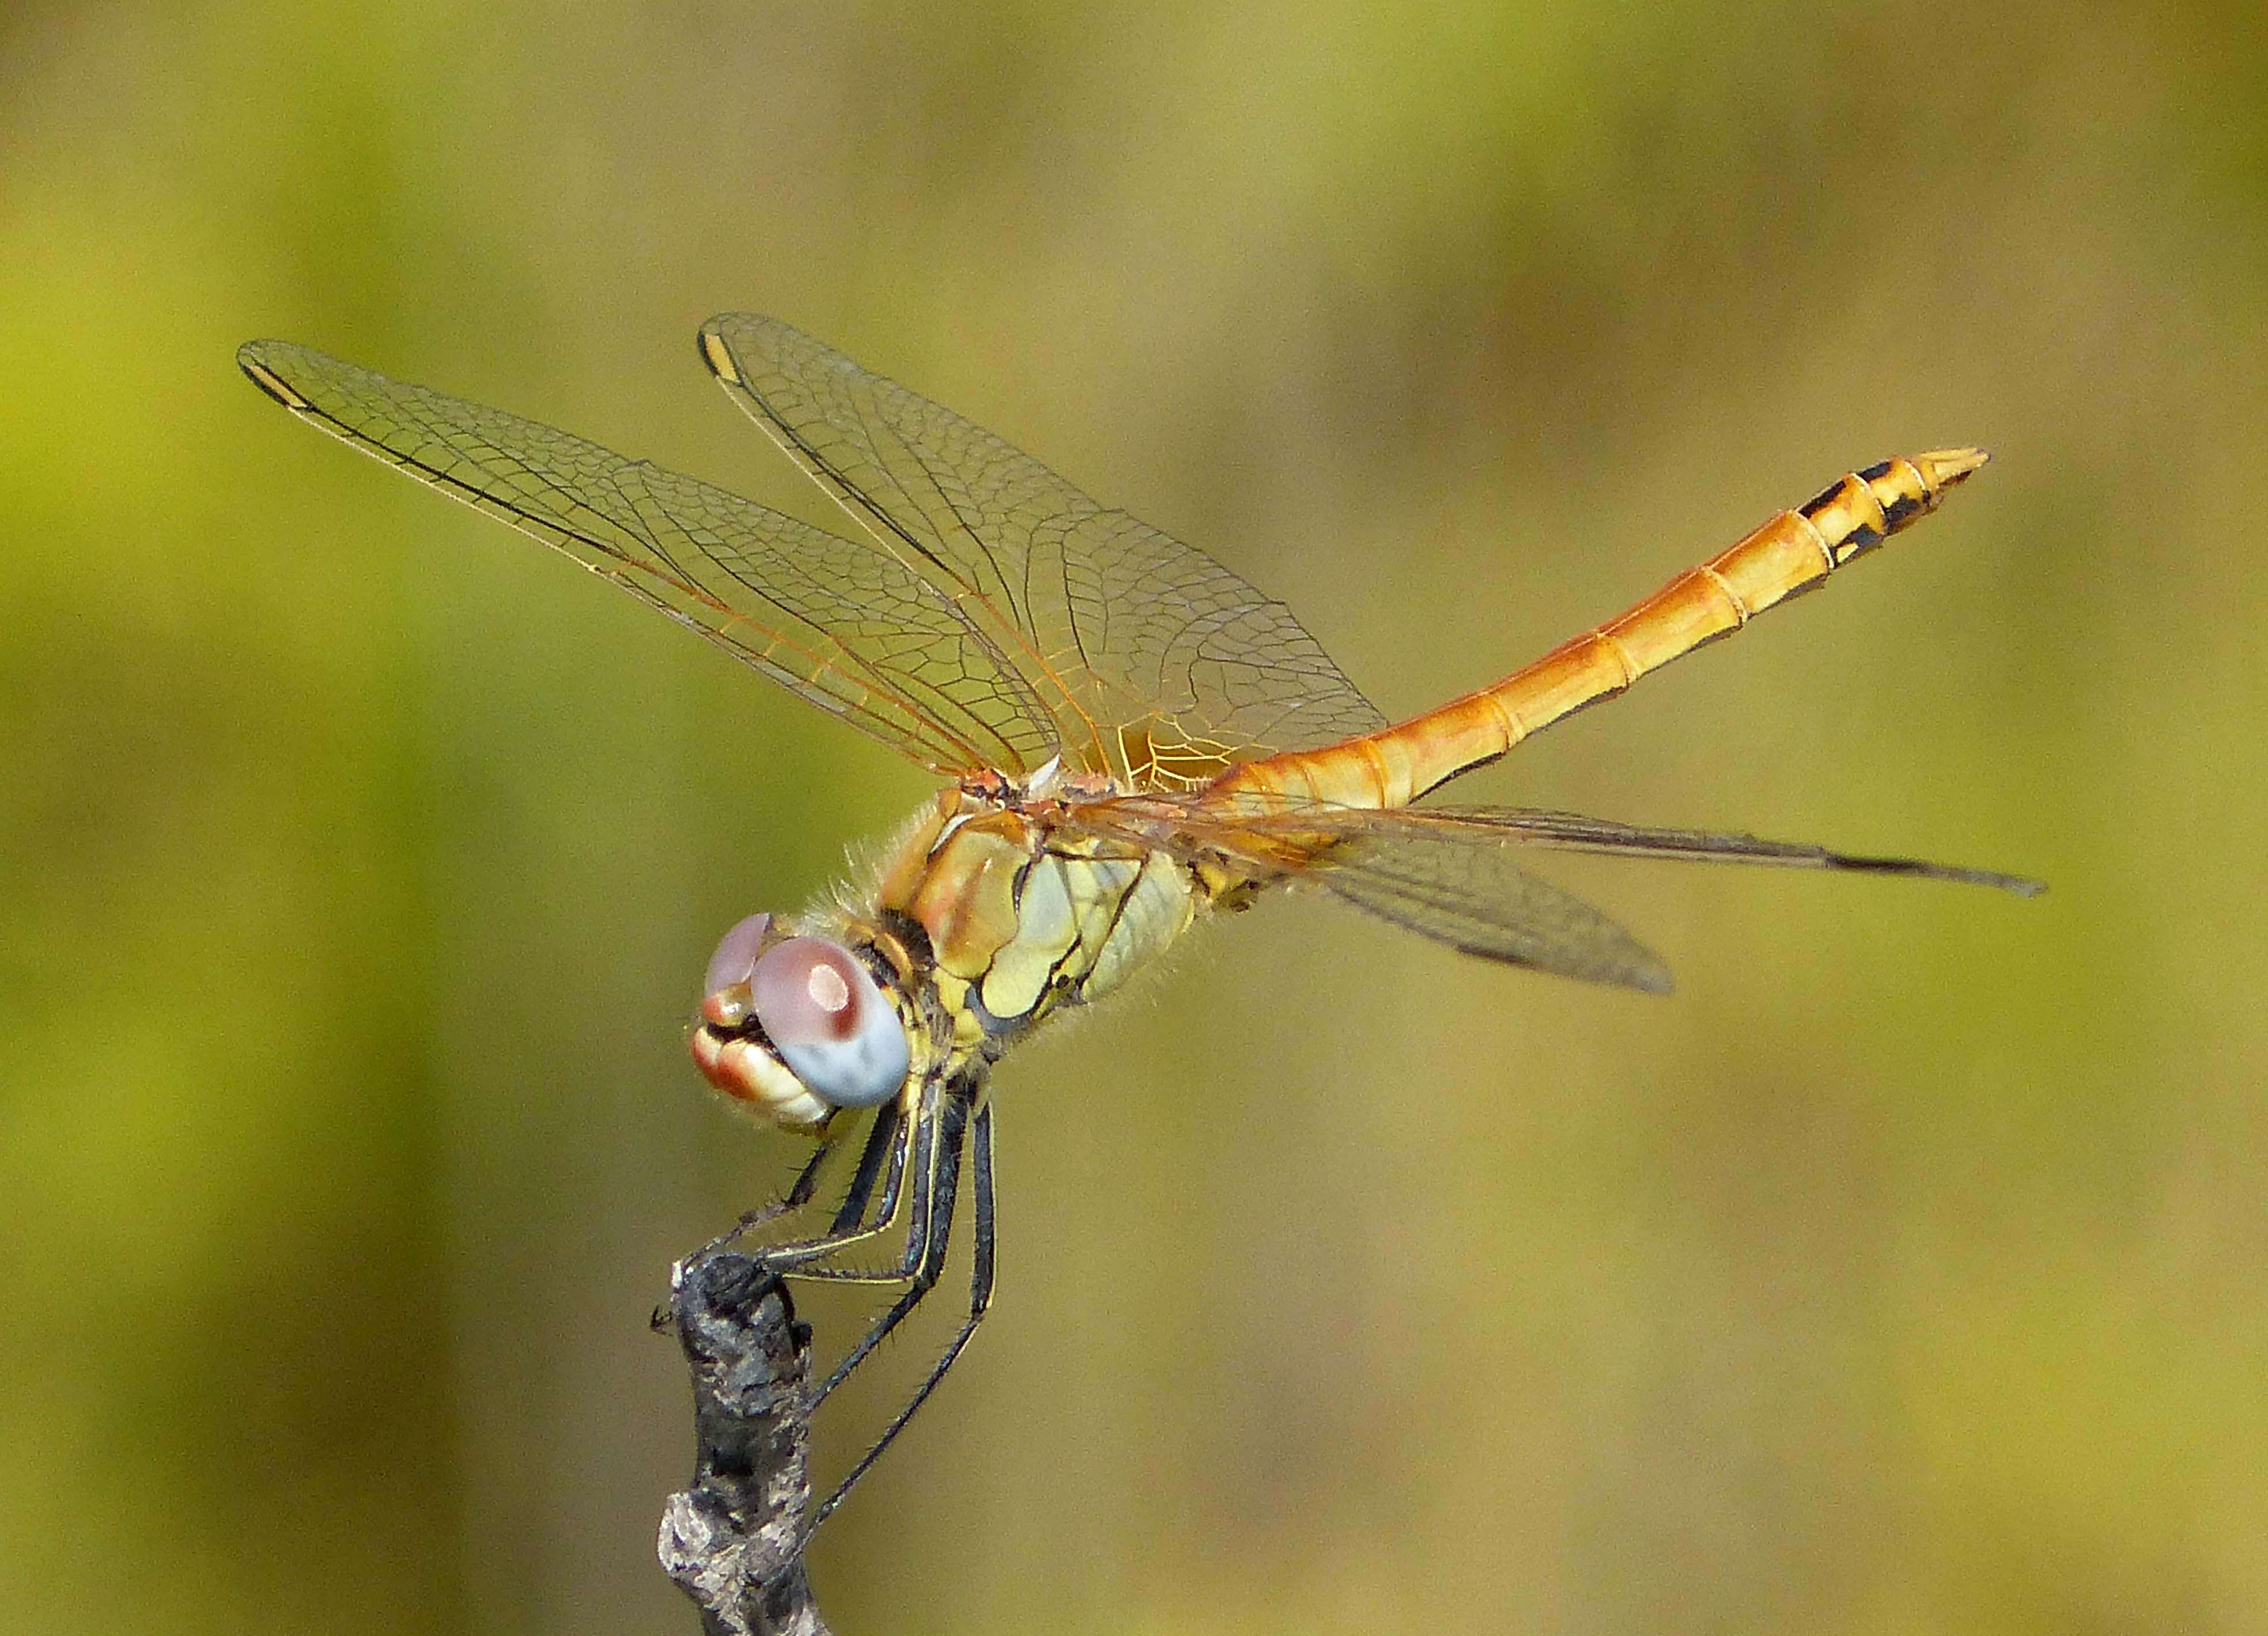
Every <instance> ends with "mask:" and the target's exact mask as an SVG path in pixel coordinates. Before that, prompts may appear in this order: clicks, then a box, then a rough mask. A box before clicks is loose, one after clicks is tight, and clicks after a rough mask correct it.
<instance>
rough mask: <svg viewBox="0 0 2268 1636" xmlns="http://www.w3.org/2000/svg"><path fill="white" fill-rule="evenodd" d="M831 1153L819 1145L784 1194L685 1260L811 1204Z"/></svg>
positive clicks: (710, 1252)
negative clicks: (820, 1175)
mask: <svg viewBox="0 0 2268 1636" xmlns="http://www.w3.org/2000/svg"><path fill="white" fill-rule="evenodd" d="M834 1153H835V1149H834V1147H833V1145H832V1144H830V1143H828V1142H821V1143H820V1145H819V1150H818V1151H817V1152H816V1153H814V1154H813V1155H811V1157H809V1158H808V1159H806V1160H805V1161H804V1163H803V1168H802V1169H801V1170H798V1171H797V1172H796V1173H795V1180H793V1181H792V1182H791V1183H789V1184H788V1189H787V1191H786V1192H784V1193H782V1194H781V1195H780V1196H779V1197H778V1198H777V1199H773V1200H771V1202H770V1203H769V1204H760V1205H756V1206H754V1207H751V1208H749V1209H746V1210H743V1211H741V1212H740V1220H739V1221H735V1222H733V1225H732V1226H730V1227H728V1228H726V1229H725V1230H724V1231H723V1232H721V1233H719V1234H718V1235H717V1236H716V1237H714V1238H712V1239H711V1240H710V1241H709V1242H708V1243H707V1244H703V1245H702V1246H701V1248H700V1249H698V1250H696V1251H694V1252H693V1253H692V1254H691V1255H689V1256H687V1257H686V1258H685V1261H686V1262H687V1263H690V1262H694V1261H699V1260H703V1259H704V1258H707V1257H710V1256H712V1255H714V1254H716V1253H717V1251H719V1250H722V1249H723V1248H724V1247H725V1245H727V1244H732V1243H733V1242H734V1241H736V1240H737V1239H739V1238H740V1236H742V1235H743V1234H746V1233H750V1232H753V1231H755V1229H757V1228H759V1227H762V1226H763V1225H764V1224H765V1223H766V1222H767V1221H777V1220H779V1218H780V1217H782V1216H784V1215H793V1214H795V1213H796V1212H797V1211H798V1210H800V1209H802V1208H803V1207H804V1206H806V1205H807V1204H809V1203H810V1202H811V1200H812V1197H813V1195H814V1194H815V1193H817V1192H818V1191H819V1173H820V1172H821V1170H825V1169H826V1168H827V1161H828V1159H830V1158H831V1157H833V1156H834ZM862 1168H863V1162H862Z"/></svg>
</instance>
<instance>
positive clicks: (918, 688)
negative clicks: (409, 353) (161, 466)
mask: <svg viewBox="0 0 2268 1636" xmlns="http://www.w3.org/2000/svg"><path fill="white" fill-rule="evenodd" d="M237 361H238V363H239V364H240V365H241V366H242V367H243V369H244V371H245V373H246V374H247V375H248V376H250V377H251V378H252V379H253V381H254V384H255V385H258V386H260V387H261V390H263V391H265V392H267V393H268V394H269V396H270V397H272V398H274V399H276V401H277V402H279V403H281V404H283V405H284V407H286V408H288V409H290V410H291V412H292V413H293V414H295V415H298V416H299V418H300V419H302V420H304V421H306V422H310V423H312V424H313V425H315V426H317V427H320V429H322V430H324V431H327V432H328V433H330V434H331V435H332V436H334V437H338V438H341V439H342V440H344V441H345V442H347V443H349V444H352V445H353V446H354V447H356V448H357V449H359V450H361V451H363V452H364V453H365V454H369V455H372V456H375V457H376V458H377V459H381V460H384V461H385V462H386V463H387V465H389V466H394V467H397V468H398V469H400V470H401V471H404V472H407V473H409V475H411V476H412V477H415V478H416V479H418V480H419V481H423V482H425V483H428V484H431V486H432V487H433V488H438V489H439V490H441V492H443V493H444V494H446V495H450V496H451V497H452V498H454V499H457V500H460V501H463V502H464V503H466V504H468V505H470V506H473V507H474V508H475V509H476V510H482V511H485V512H487V513H488V514H489V515H490V516H491V517H498V518H500V519H501V520H503V521H504V522H506V523H509V524H511V525H512V526H513V527H515V528H517V529H519V530H520V531H521V532H524V533H527V534H531V535H533V536H534V537H535V538H536V539H541V540H542V541H543V542H544V543H545V544H546V545H549V546H553V547H557V548H558V549H559V550H561V551H563V552H565V553H566V554H568V555H569V556H571V557H573V558H574V559H575V560H576V561H578V562H580V563H581V564H582V565H583V566H584V567H585V568H587V569H591V570H592V571H593V572H594V573H597V574H600V575H603V576H605V577H607V578H608V579H610V580H612V581H614V582H615V583H616V584H618V585H621V586H622V587H623V588H625V589H626V590H628V591H631V592H632V593H633V594H635V595H637V596H638V597H640V598H644V600H645V601H647V602H649V603H651V604H652V605H654V606H655V607H657V608H659V609H660V610H661V611H662V612H663V613H667V614H668V615H670V616H671V617H672V618H674V619H675V620H678V621H680V622H681V623H682V624H685V625H688V626H690V627H692V628H693V629H695V630H696V631H698V632H699V633H700V634H701V635H703V636H705V637H707V638H708V639H709V640H710V641H711V642H715V643H717V645H718V646H719V647H721V648H723V649H725V650H726V651H728V652H730V653H731V654H733V656H734V657H736V658H739V659H740V660H742V661H743V662H744V663H746V664H750V665H753V666H754V667H755V668H756V669H757V670H759V671H762V672H763V673H764V674H765V675H767V676H770V677H771V678H772V679H774V680H775V681H777V682H780V683H781V684H783V685H784V686H787V687H789V688H792V690H793V691H795V692H796V693H800V694H802V695H803V696H804V697H805V698H806V699H808V700H810V701H813V702H814V704H817V705H819V706H821V708H825V709H827V710H829V711H832V712H833V713H834V714H836V715H840V716H843V717H844V718H846V719H847V720H849V721H851V722H852V723H855V724H856V725H858V726H859V727H861V728H863V729H865V730H866V731H867V732H869V733H871V734H873V736H874V737H877V738H879V739H880V740H881V741H882V742H883V743H885V744H887V745H891V746H893V747H894V748H895V749H898V750H900V751H902V752H904V753H905V754H907V755H909V756H911V757H912V758H913V759H915V760H917V761H919V762H921V763H922V764H923V765H924V766H926V767H931V768H932V769H933V770H935V771H937V772H939V773H941V774H946V775H949V776H951V775H959V774H969V773H976V772H981V771H983V770H984V769H986V768H988V767H997V768H999V769H1001V770H1002V771H1005V772H1009V773H1022V772H1026V771H1028V770H1030V769H1031V768H1034V767H1038V766H1039V765H1041V764H1042V762H1044V761H1045V760H1046V759H1047V758H1048V757H1049V755H1051V754H1052V753H1054V739H1055V723H1054V718H1053V716H1052V715H1051V714H1050V713H1049V710H1048V709H1047V708H1045V707H1044V706H1042V704H1041V703H1040V701H1039V700H1038V699H1037V698H1036V697H1035V695H1034V694H1033V693H1032V691H1031V688H1030V686H1029V685H1028V684H1027V682H1026V680H1025V679H1024V675H1023V673H1022V671H1020V670H1019V669H1018V668H1017V666H1015V665H1013V664H1010V663H1008V662H1007V660H1006V659H1005V657H1003V656H1002V655H1001V653H1000V651H999V649H998V646H997V645H996V644H995V643H994V642H992V641H991V639H990V637H988V636H987V635H985V634H984V633H983V631H982V630H981V629H979V628H978V627H977V626H976V624H975V623H974V621H972V620H970V619H968V617H967V616H966V615H965V614H964V613H961V610H960V609H959V608H957V607H956V606H955V605H954V604H953V602H952V601H951V599H950V598H946V597H945V596H943V595H941V594H940V593H939V591H938V590H937V588H936V587H935V586H934V585H932V584H931V583H928V582H927V581H925V580H924V579H923V578H922V577H921V576H917V575H916V574H913V573H911V572H909V571H908V569H906V568H905V566H904V565H903V564H902V563H901V562H900V561H897V559H896V558H895V557H893V556H891V555H890V554H887V553H886V552H882V551H878V550H876V549H875V548H873V547H872V546H869V545H866V544H864V543H862V542H860V541H857V540H851V539H842V538H841V537H839V536H837V535H834V534H830V533H828V532H826V531H825V530H824V529H819V528H814V527H813V526H812V525H809V524H807V523H804V522H801V521H799V520H798V519H797V518H794V517H789V516H787V515H786V514H784V512H779V511H774V510H769V509H767V508H765V507H763V506H760V505H757V504H755V503H754V502H752V501H748V500H744V499H742V498H740V496H739V495H733V494H730V493H727V492H726V491H725V490H724V489H721V488H712V487H711V486H710V485H709V484H707V483H703V482H700V481H696V479H693V478H690V477H685V476H681V475H680V474H678V473H674V472H670V471H666V470H664V469H663V468H662V467H660V466H655V465H653V464H652V463H651V462H648V461H644V460H631V459H625V458H624V457H622V456H621V455H618V454H615V453H614V452H613V451H610V450H608V449H604V448H601V447H600V445H599V444H594V443H590V442H588V441H586V440H585V439H583V438H580V437H573V436H571V434H569V433H566V432H563V431H558V430H556V429H553V428H551V427H549V426H544V425H541V424H539V423H538V422H534V421H527V420H522V419H520V418H519V416H517V415H507V414H505V413H504V411H503V410H501V409H491V408H488V407H483V406H482V405H480V404H476V403H469V402H466V401H464V400H460V399H457V398H452V397H448V396H446V395H445V394H443V393H441V392H433V391H431V390H430V389H428V388H426V387H423V386H416V385H409V384H408V383H405V382H401V381H394V380H389V379H387V378H386V377H385V376H382V375H378V374H374V373H372V371H370V370H365V369H360V368H357V366H355V365H354V364H351V363H342V362H341V361H339V360H338V359H336V358H333V357H328V356H325V355H324V354H322V353H320V352H317V351H314V350H313V349H312V348H306V347H300V346H294V345H292V344H291V343H289V342H286V341H251V342H248V343H247V345H246V346H245V347H244V348H241V349H240V350H239V353H238V354H237Z"/></svg>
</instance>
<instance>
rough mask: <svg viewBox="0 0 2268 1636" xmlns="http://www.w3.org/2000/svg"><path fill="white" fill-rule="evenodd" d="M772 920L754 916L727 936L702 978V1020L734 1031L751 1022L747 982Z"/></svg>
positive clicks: (742, 922)
mask: <svg viewBox="0 0 2268 1636" xmlns="http://www.w3.org/2000/svg"><path fill="white" fill-rule="evenodd" d="M771 924H772V917H771V916H770V915H769V914H752V915H750V916H748V918H747V920H745V921H741V922H740V924H739V925H737V926H735V927H733V929H732V930H731V931H729V932H726V933H725V935H724V939H723V941H721V942H720V943H718V945H717V952H716V953H714V954H712V955H711V956H710V957H709V974H708V975H707V976H706V977H704V978H703V979H701V1017H702V1020H703V1022H706V1023H712V1024H714V1025H715V1026H717V1027H718V1028H723V1029H734V1028H738V1027H740V1024H741V1023H745V1022H747V1020H748V1004H749V995H748V979H749V978H750V977H751V976H753V975H754V974H755V969H756V956H757V955H758V954H760V953H761V952H762V950H763V946H764V934H765V933H766V932H768V931H770V929H771Z"/></svg>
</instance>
